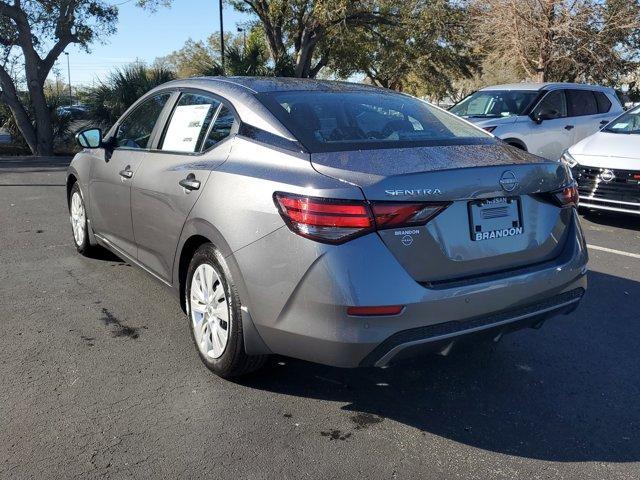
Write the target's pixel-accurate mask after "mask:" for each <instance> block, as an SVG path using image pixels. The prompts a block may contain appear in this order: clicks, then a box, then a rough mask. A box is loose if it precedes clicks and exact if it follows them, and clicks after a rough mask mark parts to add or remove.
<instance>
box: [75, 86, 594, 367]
mask: <svg viewBox="0 0 640 480" xmlns="http://www.w3.org/2000/svg"><path fill="white" fill-rule="evenodd" d="M78 141H79V143H80V145H81V146H83V147H84V148H85V150H83V151H82V152H80V153H79V154H78V155H76V157H75V158H74V159H73V161H72V163H71V165H70V167H69V171H68V180H67V192H68V200H69V208H70V217H71V224H72V226H73V238H74V241H75V244H76V247H77V249H78V251H79V252H81V253H83V254H84V253H87V252H89V250H90V249H91V248H92V247H93V246H95V245H102V246H104V247H107V248H108V249H110V250H112V251H113V252H115V253H116V254H117V255H119V256H121V257H122V258H124V259H126V260H127V261H129V262H131V263H133V264H136V265H138V266H140V267H141V268H143V269H144V270H146V271H147V272H148V273H150V274H151V275H152V276H154V277H155V278H156V279H158V280H159V281H160V282H162V283H164V284H165V285H167V286H168V287H170V288H171V290H172V291H173V292H174V293H175V294H176V296H177V297H178V298H179V299H180V301H181V302H182V306H183V307H184V309H185V312H186V313H187V315H188V318H189V322H188V323H189V328H190V329H191V334H192V336H193V340H194V342H195V345H196V347H197V350H198V352H199V355H200V358H201V359H202V361H203V362H204V363H205V365H206V366H207V367H209V368H210V369H211V370H213V371H214V372H216V373H217V374H219V375H222V376H227V377H229V376H234V375H240V374H243V373H246V372H248V371H251V370H254V369H256V368H257V367H259V366H260V365H261V364H262V363H263V362H264V359H265V357H266V355H268V354H270V353H277V354H281V355H288V356H291V357H296V358H301V359H304V360H310V361H313V362H320V363H324V364H328V365H334V366H340V367H357V366H371V365H376V366H384V365H387V364H389V363H390V362H392V361H395V360H398V359H401V358H404V357H405V356H408V355H413V354H416V353H418V352H420V351H435V352H439V353H443V354H446V353H448V352H449V351H450V350H451V348H452V347H453V346H454V345H457V344H458V343H459V342H463V341H470V340H472V339H476V340H477V339H478V338H480V337H488V338H493V339H498V338H500V337H501V336H502V334H503V333H506V332H508V331H511V330H514V329H517V328H522V327H526V326H536V327H537V326H539V325H541V324H542V323H543V321H545V320H546V319H547V318H549V317H551V316H554V315H557V314H561V313H568V312H569V311H571V310H573V309H574V308H575V307H576V306H577V305H578V302H579V301H580V299H581V298H582V295H583V293H584V291H585V288H586V276H585V275H586V266H585V265H586V262H587V251H586V248H585V243H584V239H583V237H582V234H581V231H580V227H579V224H578V218H577V215H576V212H575V208H574V207H575V205H576V201H577V191H576V189H575V187H574V185H573V180H572V178H571V176H570V173H569V170H568V169H567V168H565V167H564V166H563V165H560V167H559V165H558V163H557V162H551V161H546V160H543V159H541V158H539V157H535V156H533V155H530V154H528V153H526V152H521V151H518V150H515V149H513V148H511V147H509V146H507V145H505V144H504V143H503V142H500V141H498V140H496V139H495V138H494V137H492V136H491V135H489V134H488V133H486V132H484V131H483V130H482V129H480V128H477V127H475V126H473V125H472V124H470V123H468V122H465V121H463V120H461V119H459V118H458V117H456V116H454V115H452V114H450V113H448V112H446V111H444V110H441V109H439V108H437V107H434V106H431V105H429V104H427V103H426V102H423V101H420V100H418V99H415V98H413V97H410V96H408V95H403V94H399V93H395V92H391V91H388V90H383V89H378V88H375V87H371V86H366V85H361V84H349V83H339V82H328V81H316V80H300V79H277V78H271V79H260V78H250V77H241V78H233V77H227V78H202V79H189V80H179V81H173V82H169V83H167V84H164V85H162V86H160V87H158V88H156V89H154V90H152V91H151V92H149V93H147V94H146V95H145V96H143V97H142V98H141V99H140V100H139V101H138V102H136V103H135V104H134V105H133V106H132V107H131V108H130V109H129V110H128V111H127V112H126V113H125V114H124V115H123V116H122V118H121V119H119V120H118V122H117V123H116V124H115V125H114V126H113V128H111V130H110V131H109V132H108V133H107V134H106V135H105V136H104V138H103V137H102V132H101V131H100V130H97V129H91V130H85V131H83V132H80V133H79V134H78Z"/></svg>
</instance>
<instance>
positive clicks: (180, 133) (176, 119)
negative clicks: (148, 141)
mask: <svg viewBox="0 0 640 480" xmlns="http://www.w3.org/2000/svg"><path fill="white" fill-rule="evenodd" d="M219 106H220V102H219V101H218V100H216V99H215V98H213V97H209V96H206V95H198V94H193V93H183V94H182V95H181V96H180V99H179V100H178V103H177V104H176V106H175V108H174V109H173V112H172V113H171V119H170V120H169V124H168V126H167V130H166V133H165V134H164V139H163V140H162V145H161V147H160V149H161V150H169V151H172V152H186V153H195V152H199V151H201V149H202V145H203V143H204V139H205V136H206V135H207V132H208V131H209V127H210V126H211V122H212V121H213V119H214V116H215V114H216V112H217V111H218V108H219Z"/></svg>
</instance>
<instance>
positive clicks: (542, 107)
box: [525, 90, 575, 160]
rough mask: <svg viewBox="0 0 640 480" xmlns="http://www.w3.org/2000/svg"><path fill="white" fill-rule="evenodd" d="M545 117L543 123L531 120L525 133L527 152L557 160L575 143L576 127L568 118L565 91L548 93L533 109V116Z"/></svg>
mask: <svg viewBox="0 0 640 480" xmlns="http://www.w3.org/2000/svg"><path fill="white" fill-rule="evenodd" d="M537 115H545V116H546V118H545V119H544V120H542V122H541V123H536V122H534V121H533V120H530V121H529V122H528V123H529V129H528V131H527V132H526V133H525V135H526V137H525V141H526V144H527V150H528V151H529V152H531V153H533V154H535V155H539V156H541V157H544V158H548V159H550V160H557V159H559V158H560V156H561V155H562V152H564V151H565V150H566V149H567V148H569V147H570V146H571V145H573V144H574V143H575V141H574V140H575V125H574V124H573V123H572V122H571V121H570V120H571V119H569V118H567V117H568V115H567V101H566V97H565V93H564V91H563V90H553V91H551V92H548V93H547V94H546V95H545V96H544V97H543V98H542V100H541V101H540V102H539V103H538V105H536V106H535V107H534V109H533V112H532V116H534V117H535V116H537Z"/></svg>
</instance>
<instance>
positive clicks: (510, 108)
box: [449, 90, 538, 118]
mask: <svg viewBox="0 0 640 480" xmlns="http://www.w3.org/2000/svg"><path fill="white" fill-rule="evenodd" d="M537 96H538V92H536V91H529V90H483V91H480V92H476V93H474V94H472V95H470V96H468V97H467V98H465V99H464V100H462V101H461V102H460V103H457V104H456V105H454V106H453V107H451V108H450V109H449V111H450V112H451V113H455V114H456V115H458V116H460V117H470V118H500V117H510V116H513V115H523V114H524V112H525V110H526V109H527V108H528V107H529V105H531V103H532V102H533V101H534V100H535V99H536V97H537Z"/></svg>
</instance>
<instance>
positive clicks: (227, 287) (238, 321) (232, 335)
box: [184, 243, 268, 378]
mask: <svg viewBox="0 0 640 480" xmlns="http://www.w3.org/2000/svg"><path fill="white" fill-rule="evenodd" d="M205 263H206V264H209V265H211V266H212V267H213V268H214V270H215V272H216V273H217V274H218V276H219V278H220V281H221V283H222V285H223V288H224V291H225V294H226V298H227V304H228V311H229V333H228V340H227V344H226V347H225V349H224V351H223V353H222V355H221V356H220V357H218V358H215V359H213V358H209V357H207V356H205V355H203V354H202V352H201V351H200V348H199V347H198V343H197V340H196V335H195V332H194V322H193V320H192V312H191V295H190V292H191V283H192V281H193V276H194V273H195V271H196V269H197V268H198V267H199V266H200V265H202V264H205ZM184 295H185V305H186V310H187V317H188V320H189V331H190V332H191V339H192V340H193V344H194V346H195V347H196V351H197V352H198V355H199V356H200V360H202V363H204V364H205V366H206V367H207V368H208V369H209V370H211V371H212V372H214V373H215V374H216V375H218V376H220V377H223V378H232V377H239V376H242V375H246V374H248V373H251V372H253V371H255V370H258V369H259V368H260V367H262V366H263V365H264V363H265V361H266V360H267V357H268V356H267V355H247V354H246V352H245V349H244V337H243V332H242V311H241V305H242V304H241V302H240V296H239V295H238V291H237V289H236V286H235V284H234V283H233V278H232V277H231V273H230V271H229V268H228V267H227V264H226V262H225V261H224V258H223V257H222V255H220V253H219V252H218V251H217V250H216V249H215V247H214V246H213V245H212V244H210V243H206V244H204V245H201V246H200V247H199V248H198V249H197V250H196V252H195V253H194V255H193V257H192V259H191V262H190V263H189V270H188V271H187V278H186V285H185V290H184Z"/></svg>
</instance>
